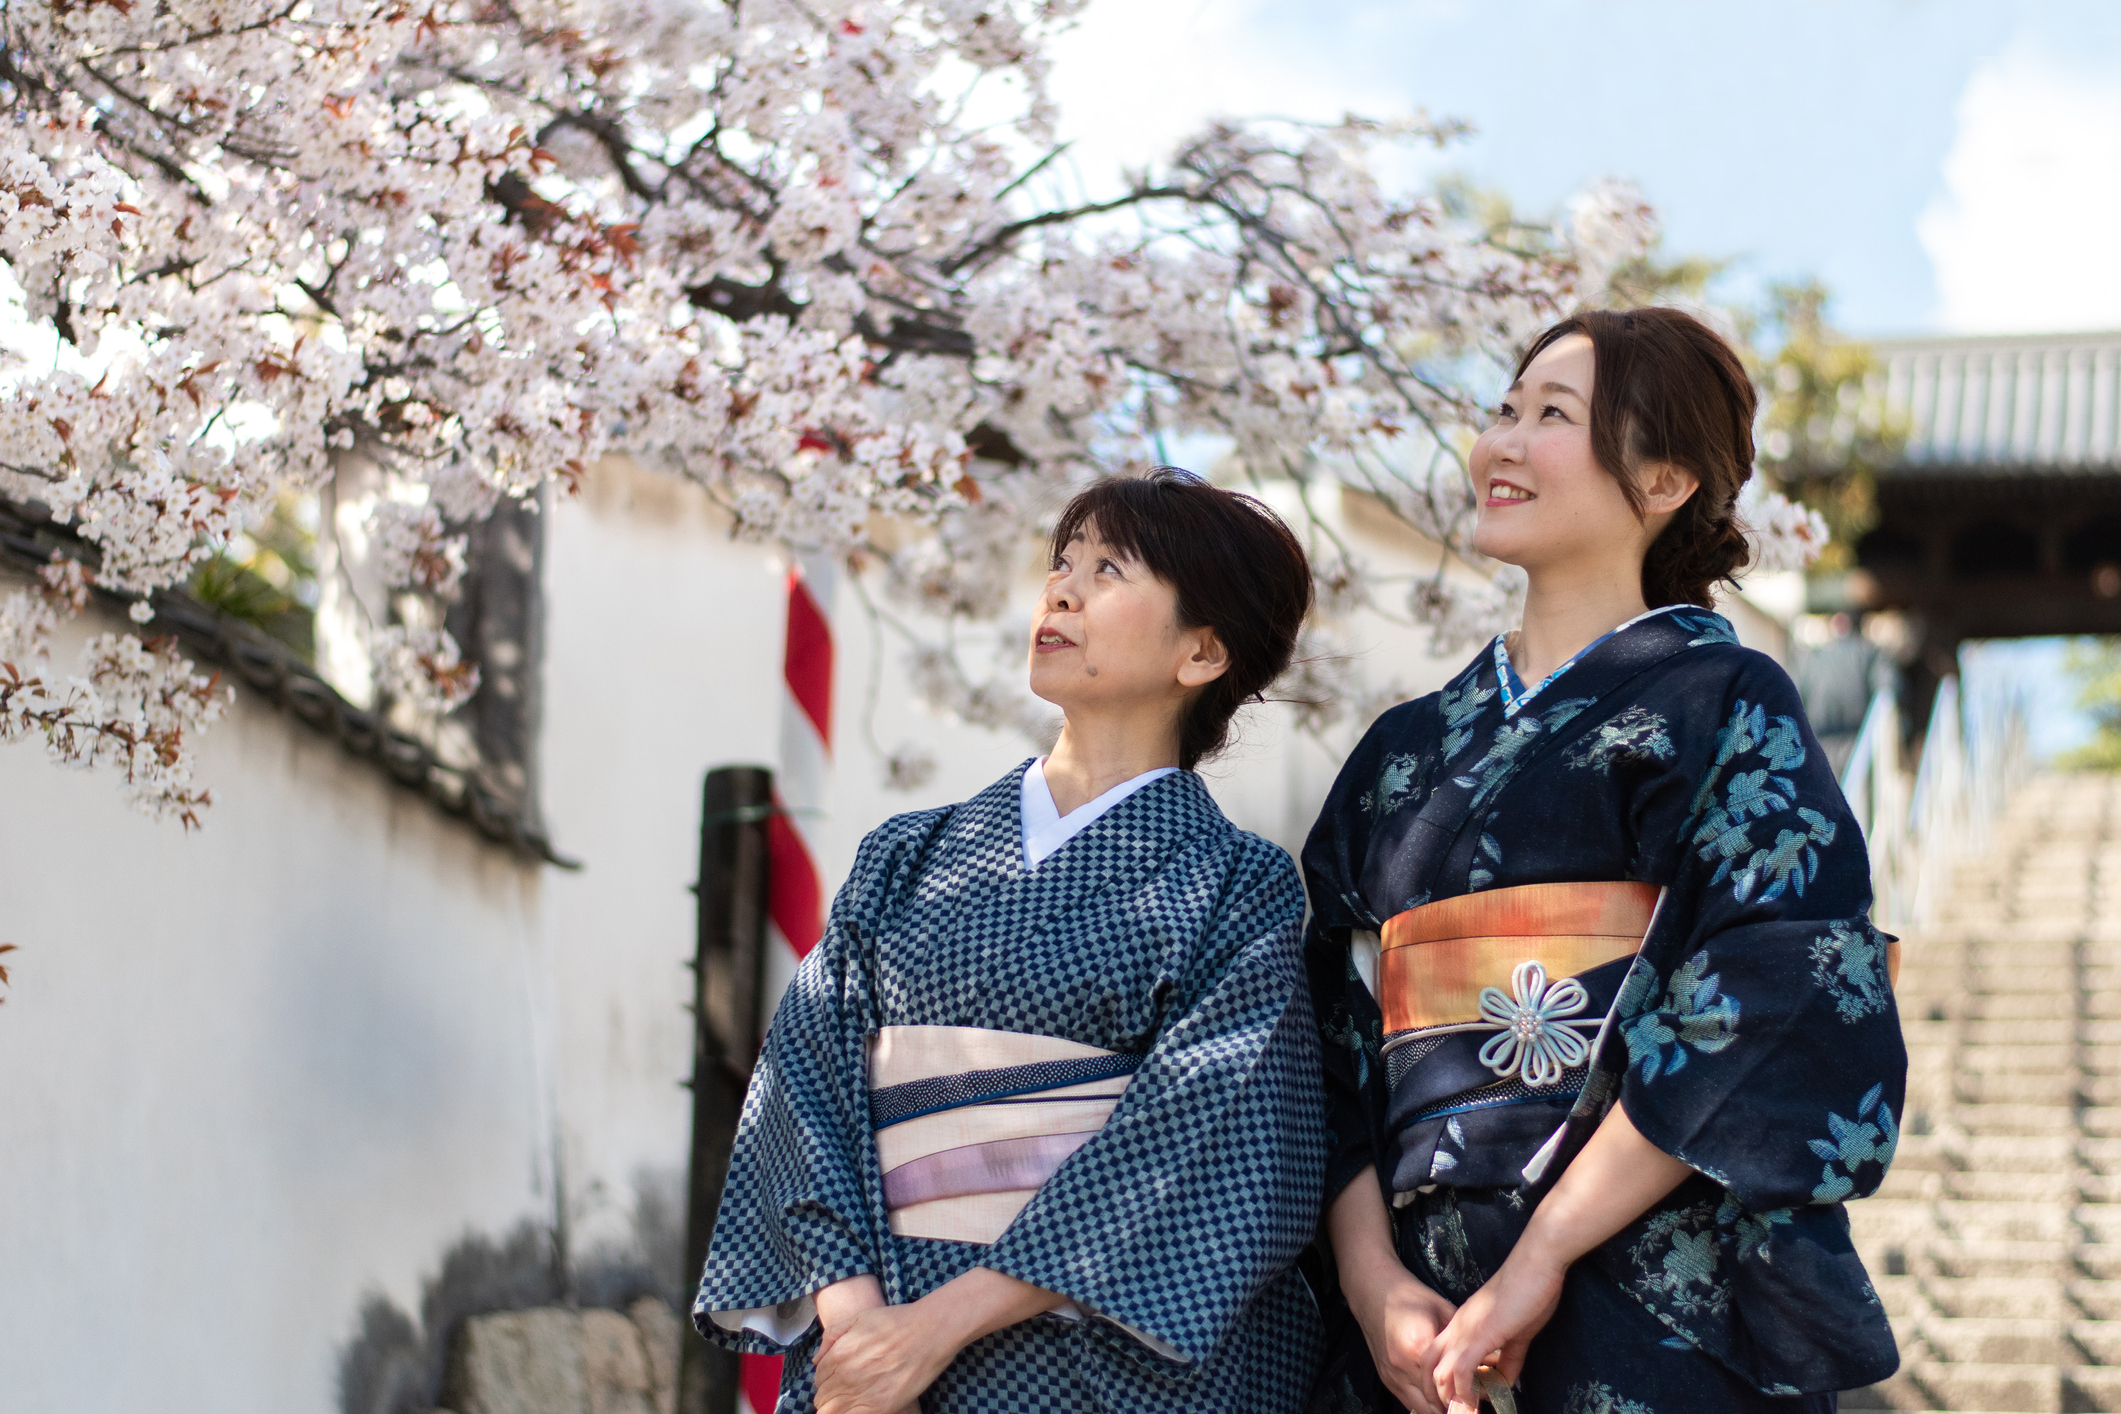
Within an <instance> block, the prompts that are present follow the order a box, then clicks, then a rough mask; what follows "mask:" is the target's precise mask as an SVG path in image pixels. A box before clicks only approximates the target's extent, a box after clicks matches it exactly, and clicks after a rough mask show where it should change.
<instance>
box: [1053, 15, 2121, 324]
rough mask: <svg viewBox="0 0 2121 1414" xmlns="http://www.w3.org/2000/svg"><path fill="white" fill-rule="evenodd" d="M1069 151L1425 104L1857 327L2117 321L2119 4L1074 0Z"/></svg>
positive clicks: (1101, 155) (1543, 196)
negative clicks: (1643, 208) (1613, 186)
mask: <svg viewBox="0 0 2121 1414" xmlns="http://www.w3.org/2000/svg"><path fill="white" fill-rule="evenodd" d="M1054 83H1055V88H1056V91H1057V94H1058V97H1059V98H1060V101H1061V104H1062V114H1063V129H1064V131H1066V132H1067V133H1069V134H1072V135H1075V136H1077V137H1078V139H1079V142H1078V146H1077V149H1076V151H1077V156H1078V165H1079V167H1080V169H1081V170H1082V171H1083V172H1084V173H1085V175H1086V176H1094V175H1095V174H1096V173H1098V172H1102V171H1108V170H1111V169H1112V168H1113V167H1114V166H1115V165H1116V164H1117V163H1118V162H1121V161H1127V162H1137V163H1138V162H1141V161H1145V160H1148V159H1150V158H1152V157H1154V156H1156V155H1157V154H1159V153H1160V152H1161V151H1162V150H1163V149H1164V148H1165V147H1167V146H1168V145H1169V144H1170V143H1171V142H1173V141H1174V140H1176V139H1177V138H1178V137H1180V136H1181V135H1182V134H1183V133H1184V132H1185V131H1187V130H1188V129H1189V128H1191V127H1192V126H1194V125H1195V124H1197V123H1198V122H1200V121H1201V120H1203V119H1205V118H1208V117H1211V116H1220V115H1225V114H1233V115H1234V114H1245V113H1261V112H1273V113H1281V114H1286V115H1288V116H1294V117H1305V118H1324V117H1332V116H1337V115H1338V114H1339V113H1340V112H1341V111H1343V110H1346V109H1349V108H1353V109H1355V110H1358V111H1364V112H1371V113H1376V114H1380V115H1388V114H1396V113H1405V112H1407V111H1410V110H1413V109H1426V110H1427V111H1428V112H1429V113H1431V114H1432V115H1438V116H1442V115H1450V116H1455V117H1459V118H1464V119H1467V120H1469V121H1470V122H1472V123H1473V124H1474V125H1475V127H1476V128H1477V129H1478V130H1479V135H1478V136H1477V137H1476V138H1475V139H1474V140H1473V141H1471V142H1470V143H1468V144H1466V145H1465V146H1464V147H1462V148H1459V149H1457V150H1456V151H1455V152H1454V153H1452V154H1451V155H1450V156H1449V157H1448V158H1447V159H1446V160H1448V161H1449V162H1450V163H1451V164H1452V165H1455V166H1456V167H1458V168H1459V169H1461V170H1463V171H1465V172H1467V173H1468V174H1470V175H1472V176H1473V177H1475V178H1476V179H1477V180H1479V181H1481V182H1482V183H1483V184H1487V185H1492V186H1495V187H1499V188H1500V189H1502V190H1504V191H1505V192H1507V193H1509V194H1510V196H1511V197H1512V198H1513V199H1514V200H1515V201H1516V202H1517V204H1518V205H1519V206H1520V208H1522V209H1524V210H1527V211H1541V210H1547V209H1551V208H1553V207H1554V206H1556V205H1557V204H1558V203H1559V202H1560V201H1562V200H1563V199H1564V198H1565V197H1566V196H1567V195H1568V194H1569V193H1570V192H1571V191H1573V190H1575V189H1576V188H1578V187H1580V186H1582V185H1583V184H1584V183H1586V182H1588V181H1590V180H1592V179H1594V178H1597V177H1600V176H1614V177H1621V178H1626V179H1629V180H1632V181H1634V182H1635V183H1637V184H1638V185H1639V186H1640V187H1641V188H1642V189H1643V191H1644V192H1645V194H1646V195H1647V196H1648V197H1649V199H1650V200H1651V202H1652V204H1654V205H1655V206H1656V207H1657V208H1658V210H1659V211H1660V213H1661V214H1662V217H1663V220H1664V222H1665V231H1666V242H1667V248H1668V249H1669V250H1671V251H1673V252H1675V253H1684V254H1698V255H1708V256H1717V257H1729V258H1733V259H1734V260H1736V262H1737V265H1736V268H1735V270H1734V281H1735V284H1734V286H1733V289H1732V292H1733V293H1737V292H1740V291H1742V290H1743V289H1744V288H1745V287H1746V286H1748V285H1752V286H1757V284H1758V283H1759V282H1762V281H1765V280H1768V279H1787V278H1793V277H1799V276H1804V275H1817V276H1819V277H1821V278H1822V279H1824V280H1825V281H1826V282H1827V284H1828V285H1829V287H1830V288H1831V289H1832V290H1833V291H1834V295H1835V307H1834V309H1835V314H1836V317H1837V318H1838V320H1839V322H1840V323H1841V324H1842V326H1843V327H1844V328H1846V329H1848V330H1849V331H1850V332H1853V333H1857V334H1871V335H1880V334H1889V333H1918V332H1932V331H1935V332H1947V331H1955V330H1965V331H1977V330H1979V331H1998V332H2001V331H2006V330H2010V331H2024V332H2032V331H2036V330H2047V329H2057V328H2084V327H2114V326H2121V263H2117V262H2113V261H2112V260H2111V257H2110V255H2109V252H2110V250H2111V248H2112V246H2113V244H2114V233H2115V232H2116V231H2121V5H2115V4H2113V3H2111V0H2105V2H2104V3H2097V4H2094V3H2082V2H2081V0H2049V3H2041V4H2013V3H2002V2H2000V0H1988V3H1974V0H1832V2H1831V3H1829V2H1828V0H1775V3H1760V0H1745V3H1737V0H1732V2H1731V3H1721V0H1527V2H1526V3H1517V4H1497V3H1474V0H1397V3H1391V4H1363V3H1333V0H1093V2H1092V4H1091V7H1090V9H1089V11H1088V12H1087V14H1086V16H1085V18H1084V21H1083V23H1082V26H1081V28H1080V29H1079V30H1078V31H1077V32H1076V33H1075V34H1073V35H1071V36H1069V37H1068V38H1066V39H1065V40H1063V42H1062V43H1061V45H1060V47H1059V49H1058V51H1057V53H1056V65H1055V73H1054Z"/></svg>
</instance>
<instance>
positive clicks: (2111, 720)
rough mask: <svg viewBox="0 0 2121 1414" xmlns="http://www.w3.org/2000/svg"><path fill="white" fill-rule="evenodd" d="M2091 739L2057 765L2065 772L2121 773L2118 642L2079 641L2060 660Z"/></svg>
mask: <svg viewBox="0 0 2121 1414" xmlns="http://www.w3.org/2000/svg"><path fill="white" fill-rule="evenodd" d="M2064 663H2065V665H2066V667H2067V669H2068V672H2069V675H2070V676H2071V677H2072V678H2075V679H2076V681H2077V705H2078V706H2079V707H2082V708H2083V709H2084V710H2085V712H2086V714H2088V715H2089V716H2090V717H2091V719H2092V725H2093V727H2094V731H2093V734H2092V739H2091V740H2090V741H2088V742H2086V743H2085V744H2084V745H2082V746H2080V747H2078V748H2077V749H2076V750H2074V751H2071V752H2069V753H2067V754H2066V755H2064V756H2063V757H2062V759H2061V760H2060V761H2059V762H2057V764H2058V765H2060V766H2062V767H2063V768H2064V769H2066V770H2075V771H2121V638H2080V639H2078V640H2077V641H2076V642H2074V643H2072V644H2071V645H2070V646H2069V655H2068V657H2067V658H2066V659H2064Z"/></svg>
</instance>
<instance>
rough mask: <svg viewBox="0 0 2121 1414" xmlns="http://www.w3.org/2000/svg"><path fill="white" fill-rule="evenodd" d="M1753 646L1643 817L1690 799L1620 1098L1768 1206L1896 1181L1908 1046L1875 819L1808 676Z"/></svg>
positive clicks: (1696, 1163) (1719, 1176) (1749, 1203)
mask: <svg viewBox="0 0 2121 1414" xmlns="http://www.w3.org/2000/svg"><path fill="white" fill-rule="evenodd" d="M1734 651H1737V650H1734ZM1744 658H1745V660H1746V661H1745V663H1744V665H1743V666H1742V667H1741V668H1740V670H1739V671H1738V672H1737V673H1736V674H1734V675H1731V676H1730V677H1727V678H1726V681H1727V682H1728V683H1729V684H1730V686H1729V687H1728V688H1727V690H1726V692H1725V694H1724V695H1723V698H1722V701H1721V703H1720V704H1717V705H1716V706H1717V715H1716V716H1715V718H1714V719H1713V720H1704V721H1701V722H1699V723H1698V724H1696V728H1695V730H1694V732H1693V733H1692V740H1690V741H1689V743H1688V746H1687V748H1684V749H1682V751H1681V752H1680V755H1679V759H1678V760H1677V761H1675V762H1674V763H1673V768H1674V769H1673V770H1672V771H1671V772H1670V774H1669V775H1667V776H1666V777H1664V778H1663V780H1662V782H1661V783H1660V784H1658V785H1656V786H1653V787H1652V788H1651V792H1650V793H1651V795H1652V796H1655V795H1657V794H1658V793H1660V792H1661V793H1662V794H1663V795H1664V796H1665V797H1666V801H1667V804H1666V805H1665V806H1663V807H1660V806H1658V805H1657V804H1656V803H1655V802H1654V801H1653V802H1652V803H1651V804H1650V806H1649V808H1647V809H1646V810H1645V811H1644V812H1642V813H1641V814H1640V815H1639V817H1638V818H1640V819H1642V820H1644V821H1646V822H1648V824H1649V826H1651V827H1656V826H1658V825H1660V824H1661V826H1662V828H1666V829H1669V828H1671V827H1672V822H1673V821H1674V820H1675V819H1676V821H1677V828H1676V835H1675V836H1673V837H1670V846H1669V847H1671V848H1673V849H1674V850H1675V854H1676V862H1675V864H1674V867H1673V874H1672V883H1671V885H1670V887H1669V890H1668V892H1667V894H1666V897H1665V900H1664V903H1663V905H1662V907H1661V908H1660V913H1659V917H1658V920H1657V922H1656V924H1655V925H1654V928H1653V932H1652V936H1651V937H1650V939H1649V940H1648V943H1647V945H1646V947H1645V949H1644V952H1643V955H1642V957H1641V958H1640V959H1638V961H1637V963H1636V965H1635V968H1634V970H1633V971H1632V972H1631V973H1630V974H1629V977H1628V980H1627V982H1626V983H1625V984H1624V986H1623V989H1622V993H1621V998H1620V1002H1619V1008H1618V1016H1619V1017H1620V1018H1621V1019H1622V1020H1621V1025H1620V1028H1619V1036H1620V1038H1621V1039H1622V1040H1624V1042H1625V1045H1626V1064H1627V1071H1626V1075H1625V1079H1624V1081H1623V1084H1622V1090H1621V1097H1620V1100H1621V1103H1622V1105H1624V1106H1625V1107H1626V1109H1627V1113H1628V1117H1629V1119H1631V1120H1632V1121H1633V1122H1634V1124H1635V1126H1636V1128H1637V1129H1639V1130H1640V1131H1641V1132H1642V1133H1643V1135H1644V1136H1645V1137H1646V1138H1648V1139H1650V1140H1651V1141H1652V1142H1653V1143H1655V1144H1656V1145H1658V1147H1660V1148H1662V1149H1664V1150H1665V1151H1666V1152H1668V1153H1670V1154H1672V1155H1674V1156H1675V1157H1677V1158H1680V1159H1682V1160H1684V1161H1685V1162H1686V1163H1687V1164H1689V1165H1690V1166H1692V1167H1693V1168H1694V1169H1696V1170H1698V1171H1699V1172H1701V1173H1703V1174H1705V1175H1707V1176H1708V1177H1709V1178H1711V1179H1713V1180H1715V1181H1716V1182H1717V1183H1719V1184H1721V1185H1722V1186H1723V1187H1725V1188H1726V1189H1728V1190H1729V1191H1730V1193H1731V1195H1732V1196H1733V1197H1734V1198H1735V1199H1736V1200H1737V1202H1738V1203H1739V1204H1740V1205H1742V1206H1743V1207H1744V1208H1745V1209H1747V1210H1749V1211H1751V1212H1753V1213H1761V1214H1772V1213H1774V1212H1776V1211H1777V1210H1786V1209H1790V1208H1797V1207H1802V1206H1804V1205H1808V1204H1832V1203H1837V1202H1839V1201H1841V1200H1842V1199H1845V1198H1854V1197H1863V1196H1865V1195H1867V1194H1869V1193H1871V1192H1873V1191H1874V1190H1875V1189H1876V1188H1877V1187H1878V1185H1879V1184H1880V1183H1881V1182H1883V1181H1884V1178H1885V1171H1886V1167H1887V1165H1889V1164H1890V1163H1891V1162H1892V1157H1893V1150H1894V1147H1895V1145H1896V1144H1897V1143H1898V1141H1899V1128H1898V1117H1899V1114H1900V1111H1901V1104H1902V1096H1903V1092H1904V1090H1905V1086H1906V1079H1907V1053H1906V1049H1905V1047H1904V1045H1903V1043H1902V1041H1901V1035H1900V1018H1899V1014H1898V1012H1897V1010H1896V1009H1895V1007H1894V1005H1893V992H1892V984H1891V980H1890V977H1889V974H1888V968H1887V946H1888V943H1889V942H1890V941H1891V940H1890V939H1888V938H1887V937H1886V936H1885V935H1884V934H1881V933H1880V932H1878V930H1877V929H1875V928H1873V927H1872V926H1871V923H1870V919H1869V912H1870V907H1871V883H1870V863H1869V855H1868V851H1867V848H1866V846H1865V844H1864V840H1863V835H1862V832H1861V831H1860V830H1859V829H1858V828H1857V825H1856V822H1855V820H1854V818H1853V817H1852V816H1851V814H1850V813H1849V809H1848V805H1847V802H1846V801H1845V800H1844V798H1843V796H1842V794H1841V788H1840V785H1839V783H1838V782H1837V781H1836V780H1835V778H1834V775H1833V773H1832V771H1831V770H1830V768H1829V767H1828V765H1827V762H1826V758H1825V754H1824V753H1823V752H1822V751H1821V750H1820V748H1819V744H1818V741H1817V740H1816V739H1815V738H1814V737H1813V735H1812V732H1811V728H1810V726H1809V725H1808V724H1807V723H1806V721H1805V717H1804V709H1803V707H1802V705H1801V704H1800V703H1799V701H1798V698H1797V694H1796V689H1795V688H1794V687H1793V686H1792V685H1791V683H1790V681H1789V679H1788V678H1787V677H1786V676H1785V675H1784V674H1783V672H1782V670H1781V669H1780V668H1779V667H1777V666H1776V665H1775V664H1774V663H1773V662H1772V661H1771V660H1769V659H1766V658H1764V657H1761V656H1759V655H1757V654H1751V653H1746V654H1744ZM1705 715H1706V714H1705V713H1704V716H1705ZM1649 844H1650V842H1649V840H1648V839H1647V838H1646V839H1645V846H1646V848H1647V847H1648V846H1649Z"/></svg>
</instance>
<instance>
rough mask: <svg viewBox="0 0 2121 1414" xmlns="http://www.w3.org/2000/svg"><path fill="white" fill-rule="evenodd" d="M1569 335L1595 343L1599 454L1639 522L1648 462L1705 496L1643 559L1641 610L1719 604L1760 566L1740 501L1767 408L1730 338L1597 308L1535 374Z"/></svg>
mask: <svg viewBox="0 0 2121 1414" xmlns="http://www.w3.org/2000/svg"><path fill="white" fill-rule="evenodd" d="M1571 334H1583V335H1586V336H1587V337H1588V338H1589V339H1590V341H1591V356H1592V359H1593V362H1594V365H1595V372H1594V373H1593V376H1592V380H1591V455H1592V456H1594V457H1596V458H1597V459H1598V464H1599V466H1601V467H1603V468H1604V469H1605V471H1606V473H1607V474H1608V475H1609V476H1611V477H1612V478H1613V479H1614V480H1615V481H1617V482H1619V483H1620V489H1621V491H1622V492H1623V493H1624V494H1625V495H1626V496H1627V498H1628V505H1630V506H1631V507H1633V508H1634V511H1635V514H1636V515H1637V516H1640V515H1641V514H1642V488H1641V486H1640V485H1639V484H1638V482H1637V479H1636V478H1637V473H1638V472H1640V470H1641V469H1642V467H1643V466H1644V464H1646V463H1649V462H1669V463H1671V464H1672V465H1674V466H1681V467H1685V468H1686V469H1687V470H1688V471H1691V472H1692V473H1694V476H1695V478H1696V479H1697V480H1699V481H1700V483H1701V486H1700V489H1699V490H1697V491H1695V492H1694V494H1693V495H1692V496H1690V497H1688V498H1687V502H1686V504H1685V505H1683V506H1681V507H1680V508H1679V509H1678V511H1676V512H1674V513H1673V516H1672V519H1671V523H1670V524H1668V525H1667V526H1665V528H1664V530H1663V532H1662V533H1660V534H1659V535H1658V537H1657V539H1656V540H1655V541H1654V542H1653V543H1652V544H1651V545H1650V552H1649V554H1648V555H1646V556H1645V557H1644V558H1643V561H1642V600H1643V602H1644V603H1645V604H1647V605H1648V606H1649V607H1651V608H1653V609H1656V608H1661V607H1663V606H1664V605H1666V604H1698V605H1700V606H1701V607H1702V608H1704V609H1712V608H1714V607H1715V606H1716V600H1715V596H1714V594H1713V593H1711V591H1712V590H1713V589H1714V587H1715V586H1716V585H1717V584H1718V583H1719V582H1722V581H1728V580H1730V579H1731V577H1732V576H1733V575H1735V574H1737V573H1738V571H1739V570H1742V569H1744V568H1745V566H1746V562H1747V561H1748V560H1750V559H1751V558H1752V554H1753V552H1752V547H1751V546H1750V545H1749V544H1748V543H1747V542H1746V538H1745V525H1744V523H1743V522H1742V521H1740V520H1739V518H1738V493H1739V491H1740V490H1741V489H1742V488H1743V487H1744V486H1745V483H1746V482H1747V480H1749V479H1750V478H1751V477H1752V475H1753V412H1754V409H1755V408H1756V407H1758V405H1759V399H1758V397H1757V395H1756V394H1755V393H1754V391H1753V380H1752V379H1750V378H1748V377H1746V374H1745V365H1744V364H1742V363H1740V362H1739V361H1738V355H1737V354H1736V353H1734V352H1733V351H1732V349H1731V346H1730V345H1729V344H1727V343H1725V342H1724V341H1723V338H1722V337H1721V336H1720V335H1718V334H1717V333H1716V331H1715V330H1713V329H1711V328H1709V326H1708V325H1706V324H1704V323H1702V322H1701V321H1700V320H1699V319H1696V318H1695V317H1694V316H1693V315H1691V314H1688V313H1686V312H1685V311H1683V310H1677V309H1669V308H1665V307H1663V306H1652V307H1650V308H1646V309H1631V310H1627V311H1624V312H1620V311H1614V310H1594V311H1592V312H1590V313H1586V314H1579V315H1576V316H1575V317H1574V318H1570V319H1564V320H1562V321H1561V322H1560V323H1559V324H1556V325H1555V326H1554V327H1553V328H1551V329H1549V330H1547V331H1546V332H1545V333H1544V334H1541V335H1540V336H1539V337H1538V338H1537V339H1534V340H1533V341H1532V344H1531V347H1529V348H1527V349H1526V350H1525V352H1524V357H1523V358H1521V359H1519V360H1518V361H1517V376H1518V377H1519V378H1522V377H1523V376H1524V371H1525V368H1526V366H1527V365H1529V364H1530V363H1531V362H1532V360H1533V359H1534V358H1536V357H1538V356H1539V354H1540V353H1541V352H1542V351H1543V350H1545V349H1546V348H1547V346H1548V345H1550V344H1553V343H1554V342H1556V341H1557V340H1560V339H1565V338H1567V337H1568V336H1569V335H1571Z"/></svg>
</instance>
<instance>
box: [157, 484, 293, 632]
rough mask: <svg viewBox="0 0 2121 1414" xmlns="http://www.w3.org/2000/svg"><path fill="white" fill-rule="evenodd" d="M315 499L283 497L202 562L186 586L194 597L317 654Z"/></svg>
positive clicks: (232, 616) (231, 616)
mask: <svg viewBox="0 0 2121 1414" xmlns="http://www.w3.org/2000/svg"><path fill="white" fill-rule="evenodd" d="M315 514H316V508H315V502H314V500H311V499H307V498H297V497H295V496H292V495H289V496H283V497H282V498H281V499H280V501H279V502H278V503H277V504H275V505H274V506H273V509H272V512H271V514H270V515H268V516H267V517H266V518H265V519H264V520H263V521H262V522H260V523H259V524H257V525H255V526H253V527H252V528H251V529H250V530H249V531H248V532H247V533H245V534H244V535H241V536H238V537H237V538H236V540H235V541H234V542H233V543H231V544H230V545H229V547H228V549H227V550H225V551H223V552H222V553H221V554H218V555H216V556H214V557H213V558H212V559H210V560H208V561H206V562H205V563H204V564H202V565H200V566H199V568H198V569H197V570H196V571H194V572H193V574H192V577H191V583H190V584H189V585H188V586H186V587H187V588H188V589H189V590H190V592H191V596H192V597H193V598H194V599H197V600H198V601H199V602H200V603H202V604H206V605H209V606H210V607H212V608H215V609H218V610H220V611H221V612H222V613H224V614H227V615H228V616H229V617H230V618H236V619H241V620H243V621H244V622H245V623H249V624H255V625H256V626H257V627H259V628H261V629H263V630H264V631H265V632H266V633H268V634H270V635H271V636H272V637H274V638H276V639H278V640H279V641H280V642H282V643H284V644H286V645H287V646H288V647H289V648H292V649H294V650H295V652H297V653H298V654H300V655H301V656H302V659H303V661H305V662H314V661H315V659H316V608H315V605H316V597H317V567H316V554H317V535H316V530H315V528H314V526H313V524H312V521H313V518H314V516H315Z"/></svg>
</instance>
